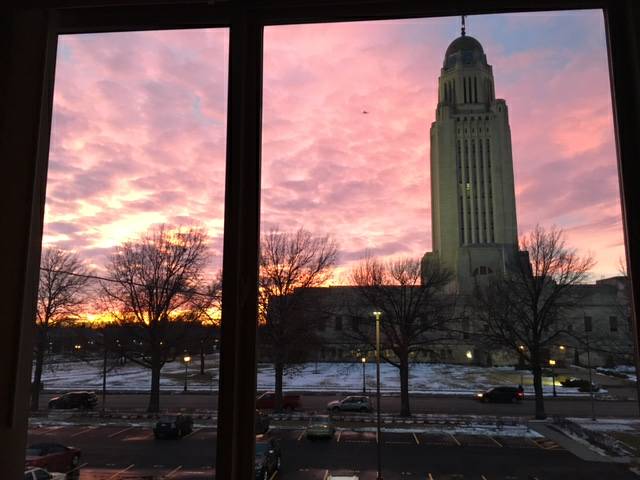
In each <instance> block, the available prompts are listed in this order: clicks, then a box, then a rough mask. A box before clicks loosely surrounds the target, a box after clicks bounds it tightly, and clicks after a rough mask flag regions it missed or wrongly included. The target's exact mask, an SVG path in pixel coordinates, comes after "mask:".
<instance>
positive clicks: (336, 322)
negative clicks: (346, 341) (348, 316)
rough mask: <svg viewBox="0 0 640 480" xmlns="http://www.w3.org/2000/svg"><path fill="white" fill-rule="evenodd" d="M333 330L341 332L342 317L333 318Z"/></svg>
mask: <svg viewBox="0 0 640 480" xmlns="http://www.w3.org/2000/svg"><path fill="white" fill-rule="evenodd" d="M333 329H334V330H342V317H341V316H337V317H335V319H334V326H333Z"/></svg>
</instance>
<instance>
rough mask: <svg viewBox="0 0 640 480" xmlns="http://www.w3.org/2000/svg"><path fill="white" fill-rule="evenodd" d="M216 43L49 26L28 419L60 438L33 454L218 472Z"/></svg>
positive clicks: (117, 467)
mask: <svg viewBox="0 0 640 480" xmlns="http://www.w3.org/2000/svg"><path fill="white" fill-rule="evenodd" d="M227 52H228V30H227V29H199V30H175V31H157V32H129V33H109V34H90V35H67V36H61V37H60V38H59V43H58V56H57V63H56V78H55V91H54V106H53V123H52V133H51V148H50V154H49V170H48V178H47V197H46V213H45V224H44V238H43V255H42V264H41V278H40V291H39V298H38V316H37V318H36V319H35V325H36V332H37V341H36V346H35V350H34V363H33V374H32V384H33V390H32V415H31V418H30V423H29V433H28V435H29V438H28V441H29V444H30V445H32V444H37V443H42V442H45V443H53V444H56V445H57V446H54V447H52V448H51V449H50V451H51V452H55V451H57V453H56V454H55V455H53V454H50V455H43V454H42V452H37V451H35V450H28V454H29V455H28V458H27V463H28V464H30V465H38V466H41V467H44V468H46V469H48V470H49V471H52V472H62V473H67V472H69V474H70V475H69V476H72V475H76V476H78V475H79V477H80V478H87V479H90V478H113V479H115V478H124V476H126V477H127V478H134V477H135V478H160V477H163V478H164V477H165V476H166V477H167V478H168V477H173V478H178V472H181V471H184V470H186V471H190V472H191V473H192V474H193V475H200V476H201V477H203V476H204V477H207V476H208V477H211V476H212V475H213V474H214V470H213V466H214V465H215V439H216V424H217V422H216V420H217V403H218V401H217V393H218V373H219V368H218V367H219V356H218V345H219V323H220V296H221V275H220V271H221V268H222V244H223V242H222V236H223V226H224V178H225V150H226V146H225V142H226V105H227V64H228V60H227V56H228V53H227ZM176 437H177V438H179V439H181V440H180V441H179V442H177V443H174V442H170V441H169V442H167V439H170V438H176ZM169 450H170V451H171V454H170V455H167V452H168V451H169ZM194 452H196V453H194ZM31 453H33V455H31ZM56 478H57V477H56Z"/></svg>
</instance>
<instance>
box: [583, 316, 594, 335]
mask: <svg viewBox="0 0 640 480" xmlns="http://www.w3.org/2000/svg"><path fill="white" fill-rule="evenodd" d="M592 329H593V325H592V324H591V317H584V331H585V332H591V331H592Z"/></svg>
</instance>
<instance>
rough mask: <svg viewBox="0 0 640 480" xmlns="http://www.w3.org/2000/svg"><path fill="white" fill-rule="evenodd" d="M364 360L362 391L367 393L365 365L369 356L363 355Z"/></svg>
mask: <svg viewBox="0 0 640 480" xmlns="http://www.w3.org/2000/svg"><path fill="white" fill-rule="evenodd" d="M360 360H361V361H362V393H367V384H366V378H367V377H366V375H367V374H366V371H365V365H366V364H367V357H365V356H363V357H362V358H361V359H360Z"/></svg>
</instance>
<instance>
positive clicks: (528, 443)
mask: <svg viewBox="0 0 640 480" xmlns="http://www.w3.org/2000/svg"><path fill="white" fill-rule="evenodd" d="M266 436H267V437H274V438H278V439H279V440H280V444H281V449H282V469H281V471H280V473H279V474H278V475H277V476H278V477H279V478H282V479H285V480H289V479H290V480H293V479H322V480H324V479H326V478H327V477H328V475H329V474H330V473H334V474H335V473H336V472H345V471H351V472H356V474H357V475H359V477H360V479H361V480H362V479H369V478H372V479H373V478H375V471H374V468H375V465H376V456H375V454H376V448H375V445H376V442H377V440H378V439H377V437H376V433H375V431H365V432H362V431H355V430H338V431H337V432H336V434H335V435H334V437H333V438H332V439H331V440H328V441H310V440H308V439H307V438H306V437H305V435H304V429H302V428H296V429H288V430H279V429H278V430H271V431H270V432H269V433H268V434H266ZM42 441H51V442H59V443H62V444H65V445H73V446H75V447H77V448H80V449H81V450H82V458H81V468H80V476H79V478H80V480H136V479H140V480H141V479H145V480H155V479H181V480H186V479H204V478H214V477H215V468H214V466H215V447H216V441H217V435H216V429H215V427H198V426H196V428H194V430H193V432H192V433H191V434H189V435H187V436H185V437H184V438H182V439H180V440H161V441H160V440H155V439H154V438H153V432H152V430H151V428H150V427H148V426H126V425H91V426H77V425H58V426H41V427H37V426H35V427H33V428H31V429H30V431H29V442H30V443H35V442H42ZM381 443H382V462H383V470H384V478H385V479H400V478H421V479H426V480H429V479H438V480H440V479H467V478H469V479H471V478H477V479H485V480H489V479H498V478H500V479H517V478H523V479H527V478H538V479H551V478H558V479H560V478H578V477H576V474H577V472H581V473H580V475H579V478H594V479H595V478H608V479H614V478H637V477H635V476H634V475H632V474H631V473H630V472H628V470H627V469H626V468H624V467H622V466H617V465H611V464H607V463H601V464H595V463H588V462H584V461H581V460H579V459H577V458H576V457H574V456H573V455H572V454H570V453H569V452H567V451H566V450H564V449H563V448H562V447H560V446H559V445H558V444H557V443H555V442H552V441H550V440H547V439H544V438H529V437H521V436H520V437H518V436H500V435H479V434H473V435H470V434H458V433H443V432H434V433H425V432H420V433H418V432H416V433H413V432H385V433H383V435H382V441H381ZM603 475H604V476H603Z"/></svg>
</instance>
